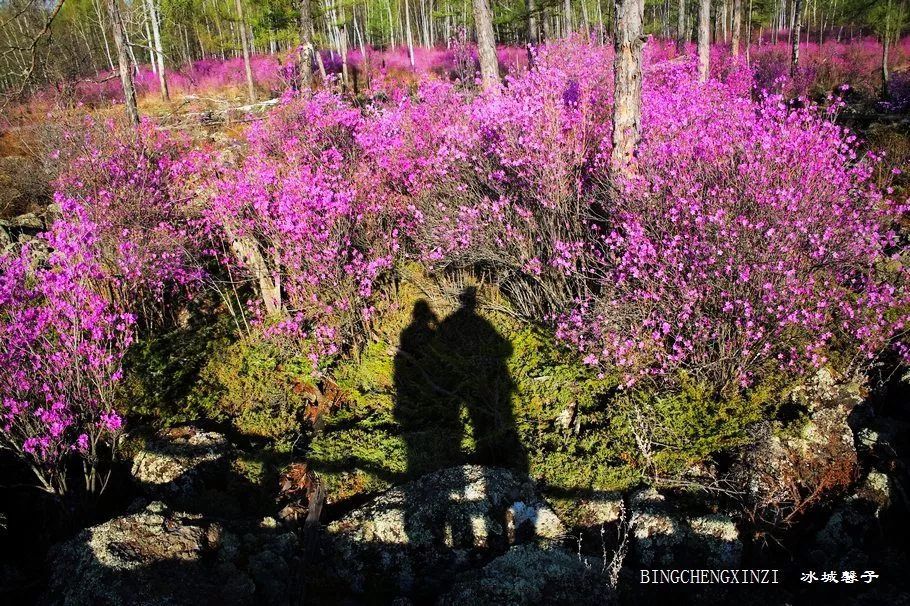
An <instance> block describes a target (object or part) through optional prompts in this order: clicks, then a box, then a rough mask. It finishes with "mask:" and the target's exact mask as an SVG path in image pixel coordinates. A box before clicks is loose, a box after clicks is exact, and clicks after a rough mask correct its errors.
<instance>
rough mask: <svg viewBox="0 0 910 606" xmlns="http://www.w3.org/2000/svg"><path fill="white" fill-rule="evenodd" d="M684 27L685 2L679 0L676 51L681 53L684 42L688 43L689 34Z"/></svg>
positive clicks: (684, 46)
mask: <svg viewBox="0 0 910 606" xmlns="http://www.w3.org/2000/svg"><path fill="white" fill-rule="evenodd" d="M687 30H688V28H687V27H686V0H679V9H678V11H677V14H676V49H677V50H678V51H679V52H683V50H685V48H686V42H688V41H689V32H688V31H687Z"/></svg>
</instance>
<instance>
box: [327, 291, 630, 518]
mask: <svg viewBox="0 0 910 606" xmlns="http://www.w3.org/2000/svg"><path fill="white" fill-rule="evenodd" d="M450 290H451V289H449V291H450ZM479 298H480V302H481V303H480V305H479V306H478V309H477V313H476V317H474V316H473V315H470V314H463V315H461V316H459V315H458V309H459V304H458V302H457V301H456V300H455V299H454V297H452V296H451V295H448V294H446V292H445V288H444V285H438V284H435V283H433V282H432V281H431V280H429V279H428V278H426V277H423V276H420V275H417V276H414V275H413V274H411V275H410V276H406V277H405V279H404V280H403V281H402V282H401V284H400V285H399V287H398V291H397V292H396V293H395V296H394V297H393V301H394V303H391V304H390V305H389V306H388V307H387V308H386V309H385V310H383V313H382V315H381V320H380V322H379V323H378V324H377V326H376V327H375V334H376V335H377V337H376V339H375V340H374V341H372V342H370V343H369V344H367V345H366V346H364V347H363V348H362V350H361V351H360V352H359V355H358V356H356V358H355V359H352V360H350V361H347V362H343V363H341V364H340V365H339V366H338V367H337V368H336V369H335V371H334V376H335V378H336V380H337V382H338V384H339V385H340V386H341V387H342V389H343V390H344V392H345V394H346V401H345V404H344V405H343V406H342V407H341V408H340V409H339V410H337V411H336V412H335V413H333V415H332V416H331V418H330V419H329V420H328V422H327V425H326V427H325V431H324V432H323V433H322V435H320V436H317V437H316V438H315V439H314V440H313V442H312V443H311V445H310V453H309V460H310V461H311V463H312V464H313V466H314V468H315V469H316V470H317V471H318V472H319V473H320V475H321V476H322V478H323V480H324V481H325V483H326V486H327V488H328V492H329V498H330V499H331V500H341V499H344V498H347V497H350V496H353V495H354V494H358V493H361V492H374V491H378V490H381V489H384V488H387V487H389V486H391V485H392V484H395V483H399V482H401V481H404V480H406V479H408V478H413V477H417V476H420V475H422V474H424V473H426V472H428V471H431V470H434V469H439V468H443V467H447V466H451V465H458V464H463V463H466V462H485V460H484V459H485V458H486V456H487V455H488V454H490V453H492V454H494V455H495V457H496V464H502V465H507V466H511V467H513V468H518V469H520V470H522V471H527V472H528V473H530V474H531V475H532V476H534V477H536V478H537V479H538V480H539V481H541V483H542V484H545V485H547V486H551V487H552V489H553V490H554V491H557V492H560V491H561V492H574V491H586V490H611V489H615V488H617V487H627V486H629V485H631V484H634V483H636V482H637V481H638V480H639V475H638V473H637V472H635V471H634V470H632V469H631V468H630V467H629V466H628V465H627V464H626V463H625V462H624V461H623V460H622V458H621V456H620V455H621V453H620V452H618V451H617V450H616V449H615V448H613V447H612V438H611V436H610V426H609V424H608V423H605V422H604V420H605V415H604V414H603V412H602V405H600V404H599V403H600V402H601V401H602V399H603V398H604V396H605V395H606V394H608V393H609V392H611V390H613V388H614V387H615V386H616V380H615V379H614V378H613V377H598V376H597V375H596V373H595V372H594V371H593V370H592V369H590V368H589V367H586V366H584V365H583V364H581V363H580V361H579V360H578V359H577V357H576V356H574V355H572V354H571V353H569V352H567V351H566V350H565V349H564V348H562V347H561V346H559V345H558V344H557V342H556V341H555V339H554V338H553V336H552V335H550V334H547V333H546V332H545V331H543V330H541V329H538V328H535V327H533V326H529V325H528V324H526V323H523V322H521V321H519V320H517V319H516V318H515V317H514V316H513V315H512V314H511V313H510V312H509V308H508V304H507V303H506V302H505V301H504V300H503V299H502V298H501V297H500V295H499V294H498V292H497V291H496V290H495V289H490V288H486V289H482V290H481V292H480V297H479ZM420 300H428V302H429V300H432V303H431V304H430V311H431V312H432V314H434V315H435V320H433V322H434V325H435V326H436V327H437V328H438V331H437V333H436V335H435V336H430V337H427V342H426V344H425V345H424V346H423V347H422V349H421V350H420V355H419V357H420V360H419V361H417V362H413V364H412V365H411V366H412V367H409V368H410V370H402V367H403V366H407V365H406V364H403V361H404V362H409V361H412V360H411V358H410V357H408V356H405V357H402V355H401V354H400V352H399V347H401V340H402V339H403V338H404V339H407V338H408V337H407V336H403V335H407V333H406V332H405V331H406V330H407V329H408V327H409V325H412V322H413V318H412V311H413V310H414V308H415V304H417V302H418V301H420ZM447 319H450V320H447ZM447 322H448V324H447ZM396 356H397V357H396ZM396 365H397V370H396ZM500 365H501V366H502V368H499V366H500ZM503 383H508V385H505V386H504V385H503ZM500 399H506V400H507V405H506V404H503V403H502V402H497V401H498V400H500ZM488 410H489V411H491V412H490V413H489V416H492V415H494V414H495V415H498V416H500V417H502V416H505V417H509V418H507V419H505V420H504V423H503V427H499V426H497V427H496V428H494V429H485V428H478V427H477V425H478V424H481V423H484V422H485V419H486V418H487V416H488V415H487V412H486V411H488ZM573 411H574V413H573ZM569 417H572V419H571V423H567V421H566V419H568V418H569ZM478 436H479V439H480V440H481V441H482V442H483V443H482V444H478V443H477V441H476V439H477V438H478ZM516 442H517V443H516Z"/></svg>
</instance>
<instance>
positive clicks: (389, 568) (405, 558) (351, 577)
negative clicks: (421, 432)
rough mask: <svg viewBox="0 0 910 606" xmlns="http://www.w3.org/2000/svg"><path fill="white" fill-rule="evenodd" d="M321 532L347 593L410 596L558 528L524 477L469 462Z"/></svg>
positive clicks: (542, 541)
mask: <svg viewBox="0 0 910 606" xmlns="http://www.w3.org/2000/svg"><path fill="white" fill-rule="evenodd" d="M327 530H328V540H329V544H330V547H329V550H330V552H331V559H332V561H333V564H332V565H331V566H330V567H329V568H330V569H331V570H333V571H334V574H335V577H336V581H337V582H339V583H341V584H342V585H344V586H346V587H347V589H348V590H350V591H352V592H354V593H361V592H364V593H365V592H373V591H385V592H391V593H392V594H416V595H420V594H421V593H426V592H430V593H433V592H434V591H436V590H438V588H439V587H440V586H441V585H443V584H444V583H445V579H450V578H452V577H453V576H454V575H455V574H456V573H457V572H459V571H463V570H468V569H472V568H477V567H478V566H480V565H482V564H483V563H484V562H486V561H488V560H489V559H491V558H492V557H495V556H498V555H501V554H503V553H505V552H506V551H507V550H508V549H509V547H510V546H512V545H516V544H534V545H538V546H541V547H547V546H552V545H555V544H556V543H558V542H559V541H560V540H561V539H562V538H563V536H564V535H565V532H566V531H565V528H564V526H563V524H562V522H561V521H560V520H559V518H558V517H557V516H556V514H555V513H554V512H553V510H552V509H551V508H550V507H549V506H548V505H547V504H546V503H545V502H544V501H543V499H542V498H541V497H540V496H539V494H538V493H537V491H536V489H535V486H534V484H533V482H531V480H529V479H528V478H526V477H520V476H518V475H517V474H514V473H512V472H510V471H509V470H506V469H499V468H490V467H481V466H475V465H467V466H463V467H453V468H449V469H443V470H440V471H436V472H433V473H430V474H428V475H426V476H424V477H422V478H420V479H418V480H416V481H414V482H411V483H409V484H406V485H404V486H399V487H396V488H393V489H391V490H389V491H387V492H385V493H383V494H381V495H379V496H378V497H376V498H375V499H373V500H372V501H370V502H369V503H367V504H366V505H364V506H362V507H360V508H358V509H356V510H354V511H352V512H351V513H349V514H348V515H346V516H344V517H343V518H341V519H340V520H337V521H336V522H333V523H332V524H330V525H329V527H328V529H327ZM377 582H379V584H380V585H382V587H376V586H375V584H376V583H377Z"/></svg>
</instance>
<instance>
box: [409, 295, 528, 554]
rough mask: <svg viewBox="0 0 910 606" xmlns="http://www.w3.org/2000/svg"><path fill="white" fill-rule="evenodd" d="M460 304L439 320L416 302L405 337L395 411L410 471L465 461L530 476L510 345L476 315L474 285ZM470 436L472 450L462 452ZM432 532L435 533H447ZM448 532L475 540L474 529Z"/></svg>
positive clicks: (414, 473)
mask: <svg viewBox="0 0 910 606" xmlns="http://www.w3.org/2000/svg"><path fill="white" fill-rule="evenodd" d="M459 302H460V305H459V307H458V309H456V310H455V311H454V312H452V313H451V314H450V315H449V316H447V317H446V318H444V319H443V320H441V321H440V320H439V318H438V317H437V316H436V314H435V313H434V312H433V310H432V308H431V307H430V305H429V304H428V303H427V302H426V301H424V300H420V301H418V302H417V303H415V305H414V308H413V311H412V317H411V322H410V324H409V325H408V326H407V328H405V329H404V330H403V331H402V333H401V335H400V339H399V347H398V350H397V353H396V355H395V360H394V382H395V391H396V394H395V396H396V399H395V410H394V413H395V418H396V421H397V422H398V424H399V426H400V428H401V432H402V434H403V436H404V440H405V445H406V450H407V474H408V476H409V477H411V478H414V477H417V476H419V475H422V474H424V473H428V472H430V471H434V470H435V469H439V468H442V467H450V466H456V465H462V464H465V463H472V464H477V465H483V466H491V467H506V468H509V469H511V470H513V471H515V472H518V473H519V474H525V473H527V471H528V461H527V455H526V453H525V451H524V448H523V447H522V445H521V442H520V440H519V435H518V429H517V427H516V422H515V415H514V411H513V402H512V396H513V393H514V391H515V384H514V382H513V381H512V379H511V377H510V374H509V369H508V360H509V358H510V356H511V355H512V345H511V343H510V342H509V341H508V340H507V339H506V338H505V337H503V336H502V335H501V334H500V333H499V332H498V331H497V330H496V328H495V327H494V326H493V325H492V324H491V323H490V322H489V321H488V320H486V319H485V318H483V317H482V316H480V315H479V314H478V313H477V291H476V288H474V287H468V288H466V289H465V290H464V291H463V292H462V293H461V294H460V296H459ZM466 433H468V434H470V435H469V437H470V438H471V441H472V442H473V452H464V449H463V438H464V437H465V434H466ZM450 498H452V499H454V498H455V497H454V496H453V497H450ZM411 509H413V507H408V510H411ZM406 526H408V521H407V520H406ZM431 530H432V531H433V533H434V534H435V535H437V536H439V535H441V534H442V533H443V532H444V529H431ZM450 531H451V533H452V535H453V536H460V537H465V538H464V539H463V541H464V542H471V541H472V538H471V536H472V532H471V529H469V528H457V529H456V528H450ZM409 534H410V532H409Z"/></svg>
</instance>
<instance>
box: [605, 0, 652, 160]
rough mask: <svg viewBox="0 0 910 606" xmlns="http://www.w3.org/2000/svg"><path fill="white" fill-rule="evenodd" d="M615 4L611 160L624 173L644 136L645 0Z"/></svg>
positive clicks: (623, 0) (617, 0)
mask: <svg viewBox="0 0 910 606" xmlns="http://www.w3.org/2000/svg"><path fill="white" fill-rule="evenodd" d="M615 8H616V36H615V39H614V47H615V49H616V57H615V58H614V60H613V66H614V83H615V88H614V90H615V93H614V101H613V150H612V152H611V155H610V163H611V167H612V169H613V170H614V172H616V173H618V174H622V173H625V172H628V170H629V165H630V163H631V161H632V157H633V156H634V154H635V148H636V146H637V145H638V141H639V138H640V137H641V55H642V47H643V46H644V37H643V36H642V21H643V19H644V10H645V3H644V0H616V3H615Z"/></svg>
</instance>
